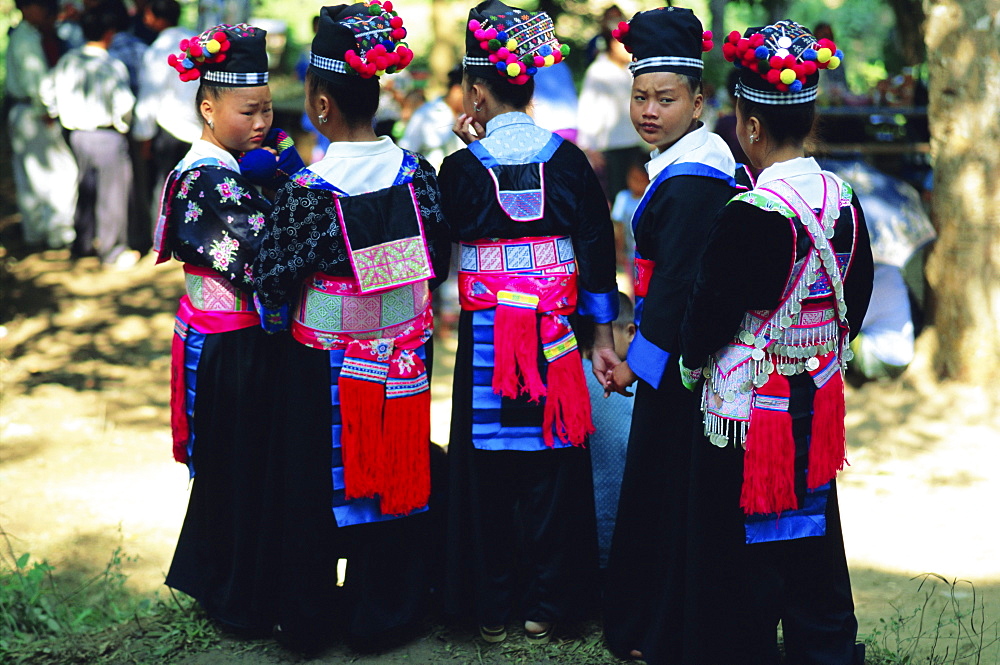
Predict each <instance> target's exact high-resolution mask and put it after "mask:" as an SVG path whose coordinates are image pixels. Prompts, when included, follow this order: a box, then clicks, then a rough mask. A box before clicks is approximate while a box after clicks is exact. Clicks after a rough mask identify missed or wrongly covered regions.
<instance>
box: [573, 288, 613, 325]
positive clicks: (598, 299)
mask: <svg viewBox="0 0 1000 665" xmlns="http://www.w3.org/2000/svg"><path fill="white" fill-rule="evenodd" d="M576 313H577V314H579V315H580V316H589V317H590V318H592V319H594V323H611V322H612V321H614V320H615V319H617V318H618V292H617V291H608V292H607V293H591V292H590V291H586V290H584V289H577V292H576Z"/></svg>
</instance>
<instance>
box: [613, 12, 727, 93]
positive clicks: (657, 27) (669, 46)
mask: <svg viewBox="0 0 1000 665" xmlns="http://www.w3.org/2000/svg"><path fill="white" fill-rule="evenodd" d="M611 35H612V36H613V37H614V38H615V39H617V40H618V41H620V42H621V43H622V44H624V45H625V50H626V51H628V52H629V53H631V54H632V63H631V64H629V66H628V68H629V70H630V71H631V72H632V76H638V75H639V74H647V73H650V72H673V73H675V74H684V75H686V76H693V77H694V78H697V79H700V78H701V73H702V70H703V69H704V65H703V64H702V62H701V54H702V53H704V52H706V51H711V50H712V47H713V46H714V44H713V42H712V33H711V32H710V31H707V30H702V26H701V21H699V20H698V17H697V16H695V15H694V12H692V11H691V10H690V9H684V8H682V7H660V8H658V9H651V10H649V11H646V12H639V13H638V14H636V15H635V16H633V17H632V20H631V21H629V22H628V23H626V22H625V21H622V22H621V23H619V24H618V27H617V28H616V29H614V30H612V31H611Z"/></svg>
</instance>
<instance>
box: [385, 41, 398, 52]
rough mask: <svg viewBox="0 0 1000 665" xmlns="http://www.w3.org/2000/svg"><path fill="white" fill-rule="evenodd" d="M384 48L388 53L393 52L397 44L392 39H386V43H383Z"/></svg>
mask: <svg viewBox="0 0 1000 665" xmlns="http://www.w3.org/2000/svg"><path fill="white" fill-rule="evenodd" d="M382 46H384V47H385V50H386V51H390V52H391V51H392V49H394V48H396V44H395V43H394V42H393V41H392V40H390V39H386V40H385V41H383V42H382Z"/></svg>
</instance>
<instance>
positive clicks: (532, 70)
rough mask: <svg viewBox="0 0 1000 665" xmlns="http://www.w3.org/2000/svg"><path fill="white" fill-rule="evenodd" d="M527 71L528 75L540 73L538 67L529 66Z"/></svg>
mask: <svg viewBox="0 0 1000 665" xmlns="http://www.w3.org/2000/svg"><path fill="white" fill-rule="evenodd" d="M525 73H526V74H527V75H528V76H534V75H535V74H537V73H538V67H528V70H527V71H526V72H525Z"/></svg>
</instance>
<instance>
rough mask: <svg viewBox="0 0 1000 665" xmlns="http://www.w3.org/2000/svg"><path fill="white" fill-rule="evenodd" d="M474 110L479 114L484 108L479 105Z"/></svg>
mask: <svg viewBox="0 0 1000 665" xmlns="http://www.w3.org/2000/svg"><path fill="white" fill-rule="evenodd" d="M472 110H473V111H475V112H476V113H479V112H480V111H482V110H483V107H482V106H479V105H478V104H477V105H474V106H473V107H472Z"/></svg>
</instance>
